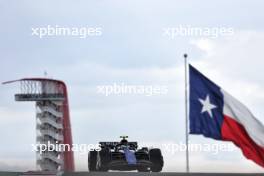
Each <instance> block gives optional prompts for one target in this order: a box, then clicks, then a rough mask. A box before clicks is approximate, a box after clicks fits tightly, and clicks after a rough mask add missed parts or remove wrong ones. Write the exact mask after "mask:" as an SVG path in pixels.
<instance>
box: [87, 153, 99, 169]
mask: <svg viewBox="0 0 264 176" xmlns="http://www.w3.org/2000/svg"><path fill="white" fill-rule="evenodd" d="M96 163H97V151H89V153H88V169H89V171H90V172H91V171H96Z"/></svg>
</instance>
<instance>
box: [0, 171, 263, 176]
mask: <svg viewBox="0 0 264 176" xmlns="http://www.w3.org/2000/svg"><path fill="white" fill-rule="evenodd" d="M21 175H23V173H22V172H20V173H19V172H0V176H21ZM32 176H33V175H32ZM38 176H40V175H38ZM63 176H264V173H252V174H250V173H247V174H245V173H176V172H163V173H144V172H140V173H139V172H74V173H64V174H63Z"/></svg>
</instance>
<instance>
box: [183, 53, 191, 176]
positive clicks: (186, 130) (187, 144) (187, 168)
mask: <svg viewBox="0 0 264 176" xmlns="http://www.w3.org/2000/svg"><path fill="white" fill-rule="evenodd" d="M183 57H184V67H185V140H186V141H185V143H186V172H187V173H189V171H190V168H189V130H188V129H189V127H188V97H187V96H188V90H187V88H188V87H187V86H188V80H187V79H188V78H187V67H188V65H187V57H188V55H187V54H184V55H183Z"/></svg>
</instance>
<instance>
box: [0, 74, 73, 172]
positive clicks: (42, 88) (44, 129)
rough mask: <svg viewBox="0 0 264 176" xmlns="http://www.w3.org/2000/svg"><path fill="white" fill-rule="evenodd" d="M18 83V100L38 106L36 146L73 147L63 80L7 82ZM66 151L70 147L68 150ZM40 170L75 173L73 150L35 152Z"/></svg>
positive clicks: (16, 96)
mask: <svg viewBox="0 0 264 176" xmlns="http://www.w3.org/2000/svg"><path fill="white" fill-rule="evenodd" d="M14 82H19V83H20V92H19V93H17V94H15V100H16V101H34V102H36V103H35V106H36V131H37V136H36V143H37V144H46V145H48V143H50V144H66V145H65V146H70V147H72V134H71V123H70V114H69V104H68V95H67V87H66V85H65V83H64V82H62V81H60V80H54V79H47V78H23V79H19V80H14V81H8V82H4V83H3V84H9V83H14ZM66 149H67V148H66ZM36 155H37V157H36V158H37V161H36V164H37V169H38V170H40V171H56V172H59V171H70V172H71V171H74V156H73V152H72V150H70V149H69V150H65V151H60V150H54V151H48V150H45V151H44V152H40V151H39V150H38V151H37V152H36Z"/></svg>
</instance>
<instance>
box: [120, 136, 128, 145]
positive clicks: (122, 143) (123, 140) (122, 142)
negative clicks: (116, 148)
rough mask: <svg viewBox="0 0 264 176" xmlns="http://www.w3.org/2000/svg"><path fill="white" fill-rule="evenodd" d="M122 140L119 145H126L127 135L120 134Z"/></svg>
mask: <svg viewBox="0 0 264 176" xmlns="http://www.w3.org/2000/svg"><path fill="white" fill-rule="evenodd" d="M121 138H122V140H121V141H120V143H121V145H127V144H128V141H127V139H126V138H127V136H121Z"/></svg>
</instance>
